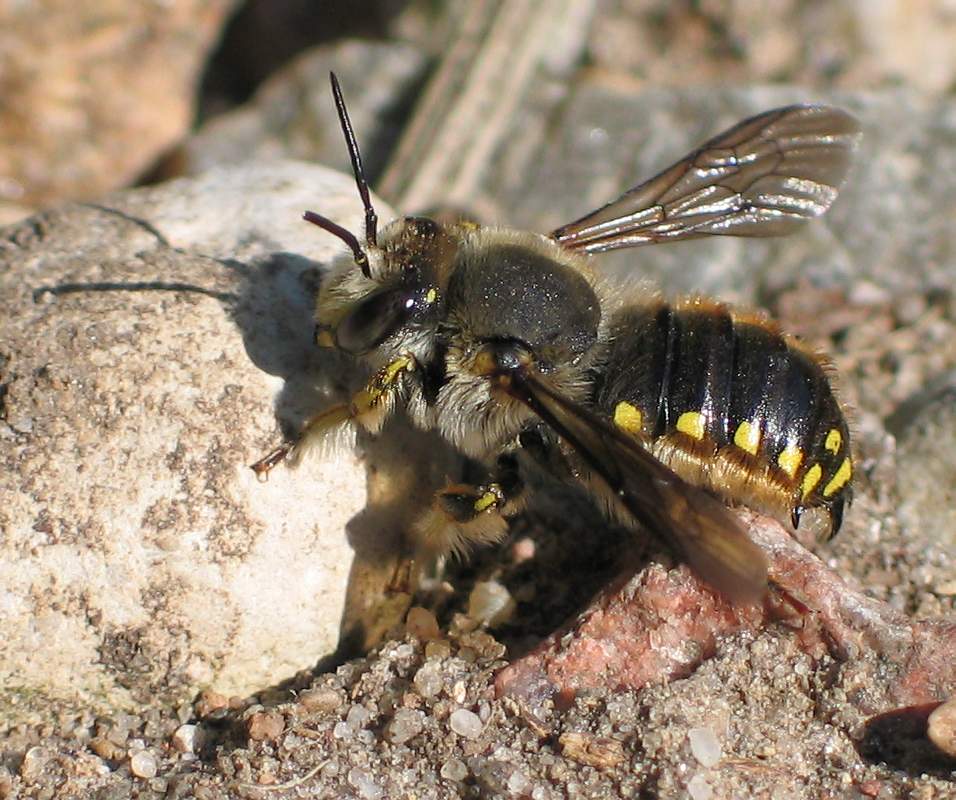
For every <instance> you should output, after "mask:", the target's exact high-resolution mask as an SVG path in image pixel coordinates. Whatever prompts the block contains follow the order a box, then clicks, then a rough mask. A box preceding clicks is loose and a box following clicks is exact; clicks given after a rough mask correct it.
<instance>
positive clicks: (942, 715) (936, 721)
mask: <svg viewBox="0 0 956 800" xmlns="http://www.w3.org/2000/svg"><path fill="white" fill-rule="evenodd" d="M927 734H928V735H929V738H930V741H931V742H932V743H933V744H935V745H936V746H937V747H938V748H939V749H940V750H942V751H943V752H944V753H946V754H947V755H949V756H952V757H953V758H956V697H951V698H950V699H949V700H947V701H946V702H945V703H943V704H942V705H941V706H939V707H938V708H937V709H936V710H935V711H933V713H932V714H930V715H929V728H928V730H927Z"/></svg>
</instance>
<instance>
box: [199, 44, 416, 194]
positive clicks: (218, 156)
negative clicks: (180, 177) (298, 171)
mask: <svg viewBox="0 0 956 800" xmlns="http://www.w3.org/2000/svg"><path fill="white" fill-rule="evenodd" d="M427 61H428V59H427V56H426V55H425V53H424V52H423V51H422V50H421V49H419V48H416V47H413V46H412V45H409V44H402V43H400V42H391V43H385V42H373V41H346V42H343V43H341V44H336V45H333V46H328V47H318V48H314V49H312V50H309V51H307V52H305V53H303V54H302V55H300V56H299V57H297V58H296V59H294V60H293V61H292V62H291V63H289V64H288V65H287V66H286V67H284V68H283V69H281V70H280V71H278V72H276V73H275V74H274V75H273V76H272V77H271V78H270V79H269V80H268V81H266V82H265V83H264V84H263V85H262V86H261V87H260V88H259V90H258V91H257V92H256V94H255V96H254V97H253V98H252V100H250V101H249V102H248V103H245V104H243V105H242V106H241V107H240V108H238V109H235V110H234V111H230V112H228V113H226V114H222V115H220V116H218V117H214V118H213V119H211V120H209V121H208V122H207V123H206V124H205V125H203V126H202V127H201V128H200V129H199V131H197V132H196V133H195V134H194V135H193V136H192V137H190V138H189V139H188V140H187V141H186V142H185V143H184V144H183V146H182V148H181V150H182V152H181V154H180V155H181V156H182V161H183V164H184V165H185V168H186V169H187V170H188V171H189V172H193V173H198V172H202V171H203V170H206V169H209V167H211V166H217V165H222V164H237V163H243V162H244V161H246V160H247V159H249V158H250V157H259V158H275V157H278V156H281V157H284V158H300V159H303V160H306V161H317V162H319V163H322V164H326V165H328V166H330V167H334V168H337V169H340V170H342V171H345V172H348V171H349V170H350V164H349V155H348V151H347V150H346V147H345V142H344V140H343V138H342V129H341V127H340V126H339V119H338V115H337V114H336V112H335V106H334V104H333V103H332V94H331V92H330V90H329V72H330V71H334V72H335V73H336V74H337V75H338V78H339V81H340V82H341V83H342V91H343V93H344V94H345V100H346V103H347V104H348V109H349V117H350V118H351V120H352V124H353V127H354V128H355V134H356V137H357V138H358V141H359V145H360V147H361V148H362V160H363V164H364V166H365V171H366V174H367V175H368V177H369V180H370V181H374V179H375V176H376V175H378V174H379V172H381V170H382V168H383V166H384V162H385V159H386V158H387V157H388V155H389V153H390V152H391V150H392V147H393V146H394V143H395V140H396V139H397V138H398V135H399V133H400V125H401V122H402V121H403V120H402V115H403V111H404V110H405V106H406V105H407V104H408V99H409V96H410V95H413V94H414V93H415V91H416V90H417V88H418V86H419V85H420V83H421V81H422V79H423V73H424V71H425V68H426V66H427Z"/></svg>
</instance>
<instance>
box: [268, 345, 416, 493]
mask: <svg viewBox="0 0 956 800" xmlns="http://www.w3.org/2000/svg"><path fill="white" fill-rule="evenodd" d="M416 368H417V362H416V361H415V359H414V358H413V357H412V356H411V355H403V356H399V357H398V358H396V359H394V360H393V361H390V362H389V363H388V364H386V365H385V366H384V367H382V368H381V369H380V370H379V371H378V372H376V373H375V374H374V375H373V376H372V377H371V378H370V379H369V381H368V383H366V384H365V386H364V387H363V388H362V389H360V390H359V391H357V392H356V393H355V394H354V395H352V399H351V400H350V401H349V402H348V403H340V404H338V405H335V406H332V407H331V408H328V409H326V410H325V411H320V412H319V413H318V414H315V415H313V416H311V417H309V418H308V419H307V420H306V422H305V425H303V426H302V430H300V431H299V433H298V434H297V435H296V436H295V437H294V438H291V439H287V440H286V441H284V442H283V443H282V444H281V445H279V446H278V447H277V448H276V449H275V450H273V451H272V452H270V453H269V454H268V455H266V456H264V457H263V458H260V459H259V460H258V461H257V462H256V463H255V464H253V465H252V470H253V471H254V472H255V473H256V475H258V476H259V477H260V478H261V479H265V478H267V477H268V475H269V472H270V471H271V470H272V469H273V468H274V467H275V466H277V465H278V464H279V463H281V462H282V461H284V460H285V459H286V458H290V457H291V458H292V459H293V461H298V460H299V459H300V458H301V456H302V455H303V453H304V452H305V451H306V450H307V449H308V448H309V445H311V444H313V443H315V442H318V441H319V440H320V439H321V438H322V437H323V436H324V435H325V434H326V433H327V432H328V431H330V430H332V429H333V428H337V427H339V426H340V425H343V424H345V423H348V422H354V423H357V424H359V425H361V426H362V427H363V428H365V429H366V430H368V431H369V432H370V433H378V431H379V430H380V429H381V427H382V424H383V423H384V422H385V419H386V418H387V417H388V415H389V413H390V412H391V411H392V408H393V407H394V405H395V402H394V401H395V392H396V390H397V389H398V387H399V386H400V385H401V377H402V376H403V375H404V374H405V373H406V372H411V371H413V370H415V369H416Z"/></svg>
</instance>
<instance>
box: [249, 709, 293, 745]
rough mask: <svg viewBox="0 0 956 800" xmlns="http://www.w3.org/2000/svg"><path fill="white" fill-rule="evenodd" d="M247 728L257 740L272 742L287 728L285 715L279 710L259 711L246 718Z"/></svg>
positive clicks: (251, 736) (250, 735)
mask: <svg viewBox="0 0 956 800" xmlns="http://www.w3.org/2000/svg"><path fill="white" fill-rule="evenodd" d="M246 730H247V731H248V733H249V738H250V739H252V740H253V741H255V742H265V741H270V742H271V741H273V740H274V739H278V738H279V736H280V735H281V734H282V731H283V730H285V717H283V716H282V714H280V713H279V712H277V711H259V712H257V713H255V714H253V715H252V716H251V717H249V719H248V720H246Z"/></svg>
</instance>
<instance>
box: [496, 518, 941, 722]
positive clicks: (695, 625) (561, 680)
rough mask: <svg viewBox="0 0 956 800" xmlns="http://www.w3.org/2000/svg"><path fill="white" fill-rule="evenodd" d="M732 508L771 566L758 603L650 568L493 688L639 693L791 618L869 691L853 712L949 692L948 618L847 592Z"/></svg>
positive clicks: (793, 546)
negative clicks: (739, 638) (728, 640)
mask: <svg viewBox="0 0 956 800" xmlns="http://www.w3.org/2000/svg"><path fill="white" fill-rule="evenodd" d="M741 515H742V517H743V519H744V521H745V523H746V524H747V525H748V527H749V531H750V535H751V537H752V538H753V539H754V540H755V541H756V542H757V543H758V544H759V545H760V546H761V547H762V548H763V549H764V551H765V552H766V553H767V557H768V560H769V563H770V568H769V572H770V579H771V584H772V589H771V591H770V592H769V593H768V596H767V600H766V602H765V603H764V605H763V606H762V607H758V606H756V605H750V606H744V605H738V606H735V605H732V604H731V603H730V602H729V601H727V600H725V599H724V598H722V597H721V596H719V595H717V594H716V593H714V592H713V591H712V590H711V589H709V588H708V587H707V586H706V585H705V584H703V583H702V582H701V581H700V580H699V579H698V578H697V577H696V576H695V575H694V574H693V573H692V572H691V571H690V570H689V569H688V568H687V567H686V566H680V567H677V568H674V569H671V570H667V569H665V568H664V567H662V566H661V565H659V564H652V565H650V566H648V567H646V568H644V569H643V570H641V571H640V572H638V573H637V574H635V575H634V576H632V577H631V578H629V579H626V580H625V581H624V582H623V583H618V584H616V585H614V586H611V587H609V588H608V589H607V590H606V591H605V592H603V593H602V594H601V595H600V596H599V597H598V598H597V599H596V600H595V601H594V602H593V603H592V604H591V606H590V607H589V608H588V609H587V610H586V611H585V612H584V613H583V614H581V615H580V616H579V617H578V618H577V619H576V620H574V621H573V622H572V623H570V624H569V625H568V626H566V627H565V628H564V629H562V630H560V631H558V632H557V633H555V634H553V635H552V636H550V637H549V638H548V639H546V640H545V641H544V642H543V643H542V644H541V645H540V646H539V647H538V648H537V649H535V650H534V651H532V652H531V653H529V654H528V655H527V656H525V657H523V658H521V659H519V660H518V661H515V662H514V663H512V664H511V665H510V666H508V667H507V668H506V669H504V670H502V672H501V673H499V675H498V678H497V681H496V688H497V691H498V693H499V695H501V694H508V695H512V696H517V697H521V698H524V699H527V700H531V701H534V700H539V699H541V698H542V697H547V696H554V695H562V696H565V697H568V696H572V695H574V694H575V693H576V692H577V691H578V690H581V689H584V688H593V687H607V688H612V689H615V688H621V689H639V688H641V687H643V686H646V685H647V684H649V683H654V682H661V681H667V680H672V679H674V678H679V677H682V676H686V675H688V674H690V673H691V672H693V671H694V669H695V668H696V667H697V666H698V665H699V664H700V663H701V662H702V661H703V660H704V659H706V658H708V657H709V656H711V655H713V653H714V652H715V649H716V645H717V642H718V640H719V639H720V638H721V637H725V636H729V635H732V634H735V633H738V632H741V631H757V630H759V629H760V628H761V627H762V626H764V625H765V624H768V623H770V622H778V623H780V622H783V623H785V624H788V625H791V626H792V628H793V635H794V636H795V637H796V638H797V641H798V642H799V644H800V646H801V648H802V649H803V650H805V651H806V652H807V653H809V654H810V655H812V656H815V657H820V656H822V655H823V654H825V653H826V652H829V653H830V654H831V655H833V656H834V657H836V658H838V659H841V660H844V661H846V662H847V663H848V667H849V669H848V670H847V671H846V672H845V674H844V678H843V679H844V680H845V681H852V682H853V683H854V684H855V685H865V686H867V687H868V690H867V691H866V692H858V693H855V694H854V696H853V700H852V702H853V703H854V704H855V705H856V706H857V707H858V708H859V710H860V711H862V712H863V713H866V714H871V713H877V712H878V711H880V710H886V709H888V708H893V707H898V706H906V705H917V704H921V703H927V702H932V701H934V700H935V701H939V700H942V699H944V698H946V697H948V696H950V695H951V694H952V693H953V692H954V691H956V659H953V658H952V653H954V652H956V619H951V618H938V619H930V620H920V621H913V620H910V619H908V618H907V617H906V616H905V615H903V614H900V613H899V612H898V611H895V610H894V609H892V608H890V607H889V606H888V605H886V604H885V603H881V602H879V601H876V600H873V599H871V598H868V597H866V596H864V595H863V594H861V593H860V592H858V591H855V590H853V589H851V588H850V587H849V586H847V585H846V584H845V583H844V582H843V580H842V579H841V578H840V577H839V576H838V575H837V574H836V573H834V572H833V571H832V570H830V569H828V568H827V567H826V566H825V565H824V564H823V562H821V561H820V559H818V558H817V557H816V556H814V555H813V554H812V553H810V552H809V551H807V550H805V549H804V548H803V547H802V546H801V545H800V544H798V543H797V542H795V541H794V540H793V538H792V537H791V536H790V535H789V533H788V532H787V531H785V530H784V529H783V528H782V527H781V526H780V525H779V524H778V523H777V522H775V521H773V520H771V519H768V518H766V517H761V516H759V515H756V514H752V513H749V512H741ZM877 669H879V670H880V674H879V676H877V675H876V672H875V670H877ZM870 678H871V679H872V680H870Z"/></svg>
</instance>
